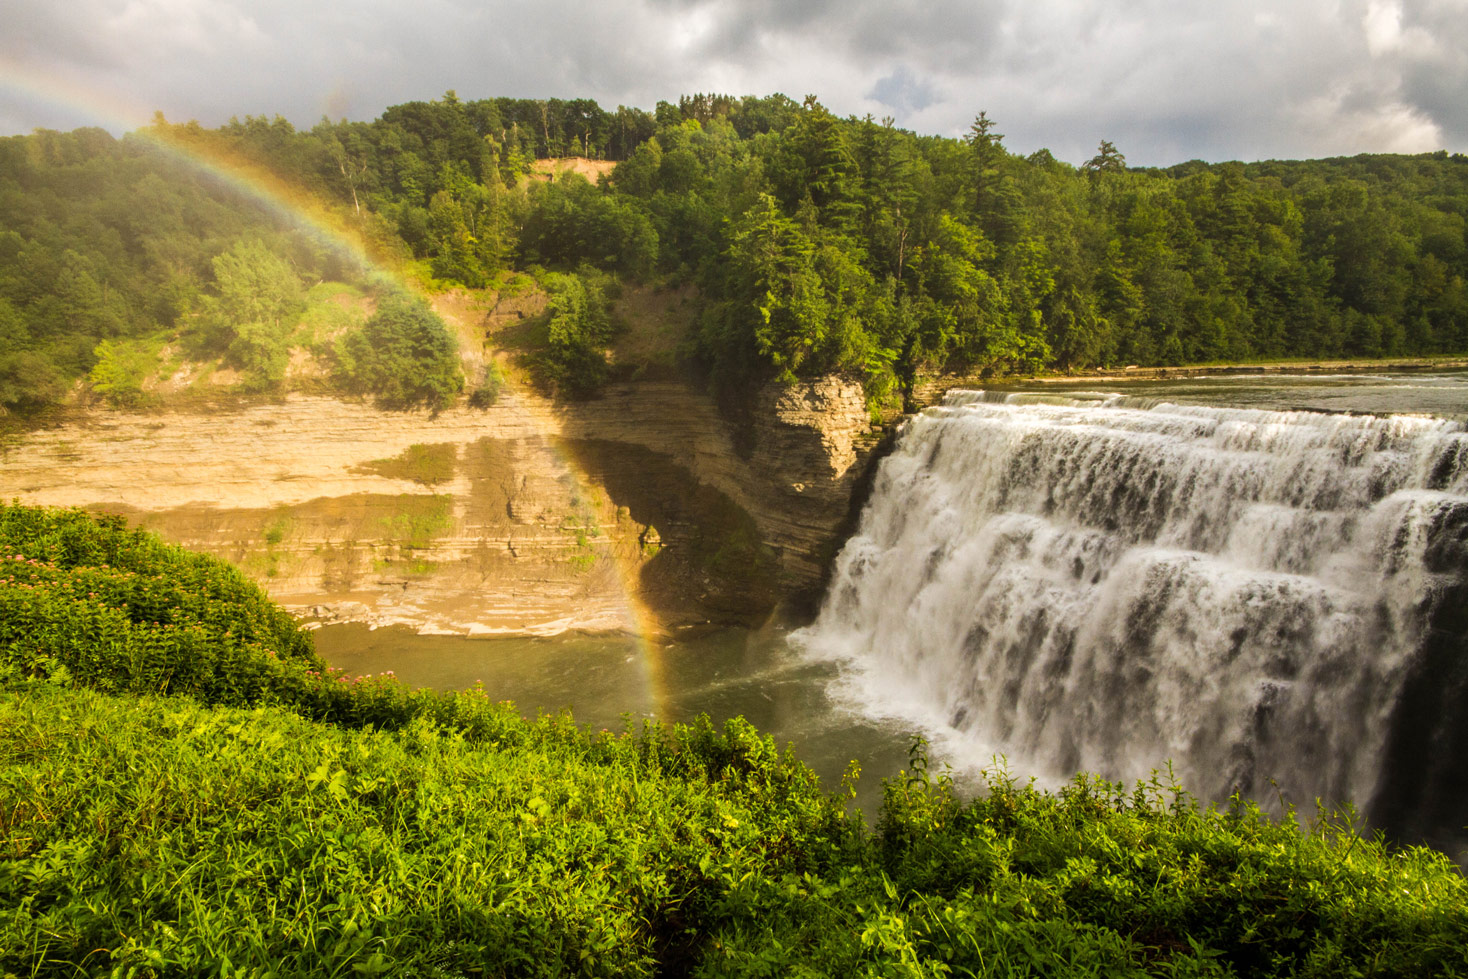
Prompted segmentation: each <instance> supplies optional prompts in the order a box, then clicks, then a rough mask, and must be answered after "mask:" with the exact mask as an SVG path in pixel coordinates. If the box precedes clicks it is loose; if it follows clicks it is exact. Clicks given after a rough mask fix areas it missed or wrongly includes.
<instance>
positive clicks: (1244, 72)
mask: <svg viewBox="0 0 1468 979" xmlns="http://www.w3.org/2000/svg"><path fill="white" fill-rule="evenodd" d="M5 28H6V29H5V31H4V33H3V35H0V128H3V129H4V131H7V132H23V131H27V130H29V129H30V128H32V127H35V126H50V127H54V128H67V127H70V126H73V125H77V124H79V123H80V122H88V121H102V122H105V123H109V124H110V125H111V127H112V128H114V129H122V128H125V127H126V126H128V125H135V124H137V122H139V121H141V120H142V119H145V118H146V113H147V112H148V111H150V110H152V109H155V108H156V109H162V110H163V111H164V112H165V113H167V115H168V116H169V118H173V119H181V118H197V119H199V120H200V121H201V122H203V123H205V124H207V125H214V124H218V123H221V122H224V121H226V120H227V119H228V118H229V117H230V116H232V115H245V114H255V115H260V114H264V115H275V114H281V115H284V116H286V117H287V118H289V119H291V120H292V121H294V122H296V123H297V124H298V125H307V126H309V125H311V124H312V123H314V122H315V121H316V120H317V119H319V118H320V117H321V116H322V115H323V114H328V115H331V116H332V117H334V118H335V117H339V116H342V115H345V116H348V117H351V118H371V117H373V116H375V115H377V114H378V113H380V112H381V111H382V109H384V108H385V107H387V106H388V105H392V104H395V103H399V102H404V101H408V100H412V99H429V98H435V97H437V96H439V95H441V94H442V93H443V92H444V91H445V90H447V89H454V90H456V91H457V92H458V93H459V95H460V96H461V97H463V98H476V97H482V96H488V95H513V96H557V97H576V96H588V97H591V98H595V99H597V100H598V101H600V102H601V103H602V104H603V105H605V106H607V107H608V108H611V107H614V106H616V105H617V104H627V105H639V106H642V107H645V108H650V107H651V106H652V105H653V104H654V103H655V102H656V101H657V100H659V99H669V100H671V99H675V98H676V97H677V96H678V95H680V94H684V93H689V92H696V91H722V92H730V93H733V94H768V93H770V92H775V91H782V92H784V93H786V94H787V95H790V96H792V97H793V98H796V99H799V98H801V97H802V96H803V95H805V94H807V93H815V94H818V95H819V96H820V97H821V99H822V101H823V102H824V103H825V104H826V105H827V106H828V107H829V108H831V109H832V110H833V111H835V112H838V113H841V114H848V113H849V114H856V115H864V114H866V113H868V112H870V113H872V114H874V115H877V116H879V117H880V116H883V115H887V114H892V115H895V116H896V117H897V123H898V125H901V126H904V127H906V128H910V129H915V130H918V131H921V132H938V133H945V134H954V135H956V134H959V133H962V132H963V131H964V130H965V129H966V128H967V126H968V124H969V122H971V121H972V119H973V117H974V116H975V115H976V114H977V113H978V112H979V111H980V110H984V111H987V112H988V113H989V115H990V116H991V117H992V118H994V119H995V120H996V121H997V122H998V124H999V129H1000V131H1001V132H1004V133H1006V134H1007V140H1006V145H1007V146H1009V147H1010V148H1011V149H1013V150H1015V151H1018V152H1030V151H1032V150H1035V149H1038V148H1040V147H1041V146H1046V147H1049V148H1050V149H1051V150H1052V151H1054V152H1055V154H1056V155H1057V156H1059V157H1061V158H1062V159H1068V160H1071V161H1073V162H1080V161H1082V160H1085V159H1087V158H1088V157H1089V156H1090V155H1091V154H1092V153H1093V152H1094V150H1095V146H1096V144H1097V142H1098V141H1099V140H1101V139H1103V138H1105V139H1110V140H1112V141H1114V142H1115V143H1116V144H1117V145H1118V146H1119V147H1120V148H1121V149H1122V151H1123V152H1125V153H1126V154H1127V157H1128V159H1129V160H1130V161H1131V162H1133V163H1141V164H1159V165H1160V164H1168V163H1174V162H1179V161H1181V160H1185V159H1189V158H1193V157H1202V158H1204V159H1228V158H1242V159H1255V158H1262V157H1300V156H1321V155H1328V154H1337V153H1356V152H1367V151H1420V150H1428V149H1437V148H1446V149H1449V150H1453V151H1464V150H1468V0H1290V2H1288V3H1280V2H1278V0H1275V2H1270V0H1217V2H1215V3H1212V4H1208V5H1199V4H1178V3H1175V2H1172V0H1129V2H1126V3H1122V2H1117V0H1113V2H1109V3H1103V4H1098V3H1096V2H1094V0H844V2H838V0H603V2H600V3H597V4H581V3H571V2H568V0H540V2H536V3H532V4H524V3H516V4H510V3H504V2H483V0H479V2H473V0H426V2H423V3H419V4H417V5H414V6H413V7H412V8H411V9H409V8H408V7H407V5H404V4H401V3H399V2H396V0H393V2H388V0H355V2H353V3H351V4H346V3H341V2H339V0H328V2H318V3H301V2H300V0H75V2H73V3H70V4H66V5H58V4H55V3H54V2H53V0H9V2H8V3H7V12H6V15H5Z"/></svg>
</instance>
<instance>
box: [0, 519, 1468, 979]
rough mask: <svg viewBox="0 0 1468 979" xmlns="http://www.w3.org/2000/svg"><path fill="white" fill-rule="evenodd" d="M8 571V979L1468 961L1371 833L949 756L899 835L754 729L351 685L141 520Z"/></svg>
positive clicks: (1429, 965) (1449, 920)
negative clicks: (968, 771) (585, 721)
mask: <svg viewBox="0 0 1468 979" xmlns="http://www.w3.org/2000/svg"><path fill="white" fill-rule="evenodd" d="M0 552H3V557H4V563H3V565H0V569H3V570H0V975H5V976H9V975H16V976H79V975H119V976H127V975H134V976H171V975H190V976H192V975H201V976H202V975H210V976H215V975H226V976H237V975H249V976H265V975H277V976H359V975H376V974H385V975H400V976H495V975H500V976H510V975H516V976H518V975H606V976H621V975H629V976H638V975H643V976H655V975H664V976H666V975H710V976H712V975H751V976H816V975H839V976H845V975H881V976H888V975H890V976H941V975H1011V976H1058V975H1108V976H1110V975H1118V976H1125V975H1137V976H1141V975H1159V976H1322V977H1324V976H1351V975H1361V976H1365V975H1372V976H1403V977H1407V976H1412V977H1416V976H1447V975H1468V914H1465V911H1464V908H1465V906H1468V885H1465V880H1464V878H1463V876H1462V874H1461V873H1459V872H1458V870H1457V869H1456V868H1454V867H1453V866H1452V865H1451V864H1450V863H1449V862H1448V861H1447V860H1446V858H1444V857H1443V856H1442V855H1440V854H1437V853H1434V852H1432V851H1429V850H1425V849H1394V848H1392V847H1390V846H1388V845H1387V844H1386V843H1384V842H1383V841H1381V840H1376V839H1368V838H1363V837H1361V836H1360V835H1358V834H1357V833H1356V831H1355V830H1354V829H1353V828H1352V826H1351V824H1350V822H1349V819H1328V818H1327V819H1319V820H1317V821H1315V822H1314V823H1313V824H1312V825H1311V826H1310V827H1309V828H1306V829H1302V828H1300V827H1299V826H1298V825H1297V824H1296V823H1295V822H1294V821H1293V820H1285V821H1282V822H1280V821H1274V820H1271V819H1269V818H1268V817H1266V816H1265V815H1263V814H1261V813H1260V812H1259V810H1258V809H1257V808H1256V807H1254V806H1253V805H1251V804H1248V803H1246V802H1243V801H1238V802H1236V803H1235V804H1234V805H1232V806H1230V807H1227V808H1225V809H1223V810H1214V809H1210V808H1205V807H1201V806H1199V805H1198V804H1197V803H1196V802H1195V801H1194V800H1193V799H1192V798H1191V797H1190V796H1188V795H1187V793H1186V792H1185V791H1183V790H1182V789H1181V788H1180V787H1178V786H1176V785H1174V784H1172V783H1171V782H1170V781H1168V780H1165V779H1162V778H1154V779H1152V780H1150V781H1149V782H1145V783H1142V784H1139V785H1137V786H1135V787H1132V788H1130V789H1127V788H1124V787H1122V786H1119V785H1113V784H1111V783H1107V782H1104V781H1100V780H1096V779H1092V778H1089V777H1086V776H1078V777H1077V779H1076V781H1075V782H1074V783H1073V784H1072V785H1071V786H1069V787H1068V788H1066V789H1065V790H1063V791H1060V792H1056V793H1049V792H1043V791H1039V790H1037V789H1035V788H1034V787H1033V786H1031V785H1027V784H1024V783H1022V782H1020V781H1017V780H1016V779H1014V778H1013V777H1012V776H1010V775H1009V774H1008V773H1006V772H1004V771H1002V770H999V771H995V772H993V773H991V775H990V784H989V791H988V793H987V794H985V795H983V796H981V797H980V798H977V799H973V800H963V799H960V798H958V797H957V796H956V795H955V794H954V792H953V788H952V785H951V783H949V782H948V781H947V780H946V779H945V778H943V777H941V776H939V777H931V776H930V775H929V773H928V766H927V762H926V758H925V755H924V753H923V751H922V747H921V745H918V746H916V747H915V751H914V754H913V757H912V763H911V765H910V766H909V770H908V771H906V772H903V773H899V774H898V775H897V776H896V777H894V778H892V779H889V780H888V781H887V782H886V783H885V786H886V790H885V801H884V804H883V807H882V810H881V813H880V815H879V819H878V822H877V826H876V829H875V830H872V831H868V830H867V829H865V828H864V827H863V826H862V824H861V823H860V822H859V821H855V820H853V819H852V818H849V817H848V816H847V814H846V813H845V811H844V809H843V807H842V804H841V802H840V801H839V799H838V798H837V796H836V795H830V794H827V792H826V791H825V790H824V789H823V787H822V786H821V785H820V784H819V783H818V782H817V780H816V778H815V777H814V775H813V774H812V773H811V772H810V771H809V769H807V768H805V767H804V766H803V765H801V764H800V763H799V762H797V761H796V760H795V759H794V758H793V757H792V756H791V755H790V754H789V753H788V752H783V753H782V752H780V751H778V750H777V749H776V746H775V745H774V744H773V742H772V741H770V740H769V739H768V738H764V737H761V736H760V735H759V734H758V732H756V731H754V730H753V729H752V728H751V727H750V726H749V725H748V724H747V723H745V722H744V721H742V720H738V719H736V720H733V721H730V722H729V723H728V724H726V725H725V726H724V727H723V728H721V729H716V728H714V727H713V726H712V725H710V724H708V723H707V722H706V721H705V722H701V723H698V724H694V725H689V726H675V727H663V726H660V725H656V724H650V725H644V726H642V727H641V728H638V729H635V730H634V729H633V728H631V727H630V726H629V727H628V728H627V729H625V730H622V731H618V732H606V731H602V732H592V731H589V730H586V729H582V728H580V727H578V726H577V725H576V724H575V723H574V721H573V720H572V719H571V718H569V717H567V716H556V717H539V718H536V719H526V718H523V717H521V716H520V714H519V713H518V712H516V711H515V710H514V708H513V707H512V706H511V705H508V704H498V703H494V702H493V700H492V699H491V698H490V697H489V696H486V695H485V693H484V692H483V691H472V692H468V693H463V694H436V693H432V692H428V691H408V690H406V689H404V688H403V687H402V686H401V685H399V684H397V683H396V682H395V681H393V680H392V679H391V678H390V677H377V678H353V677H347V676H344V675H342V674H340V673H336V672H333V671H331V670H329V669H327V668H326V667H325V666H324V665H323V664H322V663H321V662H320V661H319V659H317V658H316V656H315V654H314V652H313V651H312V650H311V646H310V642H309V636H307V635H306V634H303V633H301V632H300V631H299V630H297V629H296V628H295V626H294V624H293V623H291V622H290V620H289V618H288V617H286V616H284V614H283V613H281V612H280V611H279V610H278V609H276V608H275V607H274V606H272V605H271V604H270V603H269V602H268V600H267V599H265V598H264V596H263V595H262V594H261V593H260V592H259V591H258V589H255V588H254V586H252V585H250V584H249V583H248V582H247V581H245V580H244V579H243V578H242V577H241V576H239V575H238V573H237V572H234V571H233V570H232V569H229V568H228V567H226V566H224V565H222V564H220V563H218V562H215V561H212V560H211V559H208V558H202V557H198V556H196V555H189V554H185V553H184V552H182V551H178V550H177V549H174V548H170V547H167V546H165V545H162V544H161V543H159V542H158V541H157V540H156V539H155V538H152V537H150V536H148V535H142V534H137V533H135V532H131V531H128V530H127V529H126V528H125V527H124V526H123V525H122V524H121V522H120V521H116V520H107V519H102V520H97V519H94V518H92V517H90V516H88V515H86V514H82V513H79V512H76V511H39V510H28V509H26V508H22V507H17V506H11V507H5V508H3V509H0ZM839 794H840V793H838V795H839Z"/></svg>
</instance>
